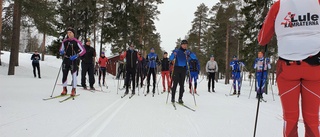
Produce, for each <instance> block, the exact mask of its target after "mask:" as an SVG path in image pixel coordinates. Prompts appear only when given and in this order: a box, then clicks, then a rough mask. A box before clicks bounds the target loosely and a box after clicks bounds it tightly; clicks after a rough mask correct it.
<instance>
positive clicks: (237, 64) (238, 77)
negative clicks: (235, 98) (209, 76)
mask: <svg viewBox="0 0 320 137" xmlns="http://www.w3.org/2000/svg"><path fill="white" fill-rule="evenodd" d="M244 66H245V65H244V63H243V62H241V61H239V60H238V58H237V56H233V61H231V62H230V67H231V70H232V79H233V89H234V91H233V94H234V95H235V94H237V88H236V87H237V86H236V83H237V82H238V94H239V95H240V90H241V83H242V73H241V72H242V71H243V70H242V68H243V67H244Z"/></svg>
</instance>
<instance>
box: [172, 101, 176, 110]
mask: <svg viewBox="0 0 320 137" xmlns="http://www.w3.org/2000/svg"><path fill="white" fill-rule="evenodd" d="M172 106H173V107H174V110H177V107H176V104H175V103H174V102H172Z"/></svg>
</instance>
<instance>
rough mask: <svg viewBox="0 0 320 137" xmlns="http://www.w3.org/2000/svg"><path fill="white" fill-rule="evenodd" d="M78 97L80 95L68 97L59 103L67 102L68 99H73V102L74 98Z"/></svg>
mask: <svg viewBox="0 0 320 137" xmlns="http://www.w3.org/2000/svg"><path fill="white" fill-rule="evenodd" d="M79 95H80V94H77V95H75V96H69V97H67V98H65V99H64V100H60V101H59V102H60V103H62V102H65V101H67V100H70V99H73V100H74V98H75V97H77V96H79Z"/></svg>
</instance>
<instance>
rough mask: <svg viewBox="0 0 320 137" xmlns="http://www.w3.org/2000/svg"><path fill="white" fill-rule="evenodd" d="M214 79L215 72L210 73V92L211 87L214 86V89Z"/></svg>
mask: <svg viewBox="0 0 320 137" xmlns="http://www.w3.org/2000/svg"><path fill="white" fill-rule="evenodd" d="M214 79H215V72H213V73H212V72H209V81H208V90H210V87H211V85H212V90H213V89H214Z"/></svg>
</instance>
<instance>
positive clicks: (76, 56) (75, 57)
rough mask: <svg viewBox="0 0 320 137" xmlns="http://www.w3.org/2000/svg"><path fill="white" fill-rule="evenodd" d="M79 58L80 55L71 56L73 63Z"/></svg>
mask: <svg viewBox="0 0 320 137" xmlns="http://www.w3.org/2000/svg"><path fill="white" fill-rule="evenodd" d="M77 58H78V54H77V55H73V56H71V57H70V60H71V61H74V60H75V59H77Z"/></svg>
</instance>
